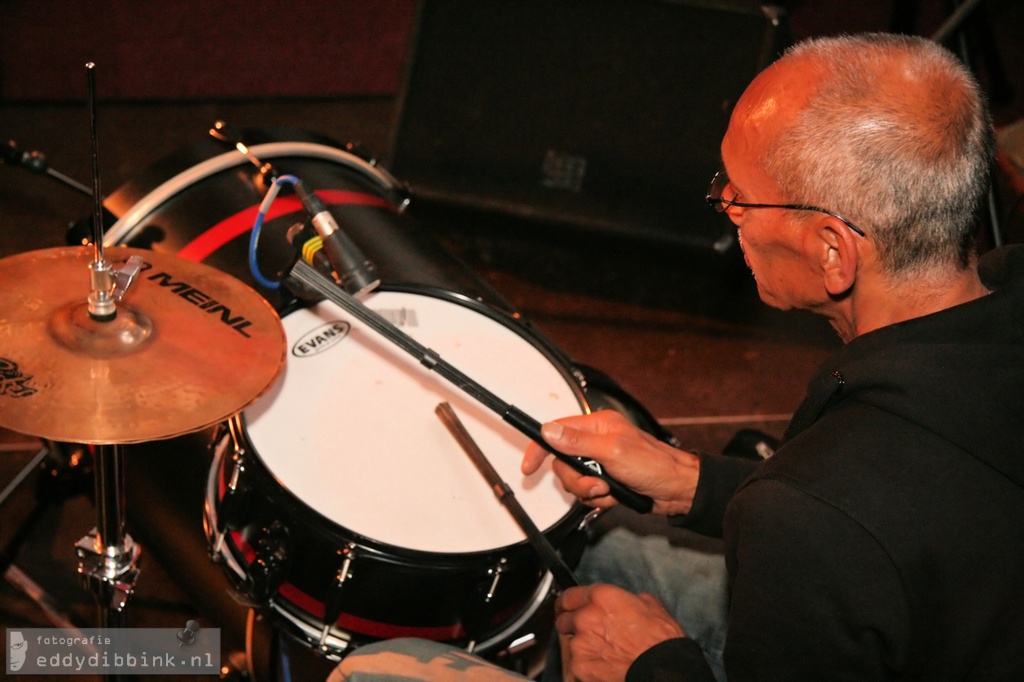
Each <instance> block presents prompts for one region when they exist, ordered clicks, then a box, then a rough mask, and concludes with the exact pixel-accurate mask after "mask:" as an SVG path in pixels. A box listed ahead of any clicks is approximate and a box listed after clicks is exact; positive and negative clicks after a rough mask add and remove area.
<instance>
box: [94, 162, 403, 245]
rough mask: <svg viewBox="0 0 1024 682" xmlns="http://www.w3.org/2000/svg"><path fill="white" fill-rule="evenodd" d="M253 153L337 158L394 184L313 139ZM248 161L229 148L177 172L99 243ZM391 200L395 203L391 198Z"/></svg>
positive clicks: (389, 186) (386, 185)
mask: <svg viewBox="0 0 1024 682" xmlns="http://www.w3.org/2000/svg"><path fill="white" fill-rule="evenodd" d="M250 151H251V152H252V153H253V155H254V156H256V157H257V158H260V159H275V158H280V157H285V156H305V157H308V158H314V159H324V160H328V161H341V162H345V163H347V164H349V165H350V166H353V167H355V168H356V169H358V170H360V171H362V173H363V174H364V175H365V176H367V177H368V178H369V179H370V180H374V181H376V182H377V183H378V184H379V185H380V186H381V187H382V188H383V189H385V190H387V191H388V192H389V193H392V192H395V191H396V190H397V189H398V185H397V183H396V181H395V180H394V178H392V177H391V176H390V175H388V174H387V173H386V172H384V171H383V170H382V169H380V168H377V167H376V166H374V165H373V164H371V163H369V162H367V161H364V160H363V159H360V158H359V157H358V156H355V155H354V154H351V153H349V152H346V151H343V150H341V149H338V148H336V147H330V146H327V145H324V144H317V143H314V142H268V143H266V144H259V145H254V146H252V147H250ZM247 163H250V161H249V160H248V159H246V158H245V157H244V156H242V155H241V154H240V153H239V152H237V151H230V152H225V153H223V154H220V155H218V156H215V157H213V158H211V159H207V160H206V161H202V162H200V163H198V164H196V165H194V166H191V167H189V168H187V169H185V170H184V171H182V172H181V173H178V174H177V175H175V176H173V177H171V178H170V179H168V180H165V181H164V182H163V183H161V184H160V185H158V186H157V187H156V188H155V189H153V190H150V192H149V193H148V194H146V195H145V196H144V197H142V198H141V199H139V200H138V201H137V202H135V204H133V205H132V207H131V208H129V209H128V210H127V211H126V212H125V214H124V215H123V216H121V217H120V218H119V219H118V220H117V222H116V223H114V224H113V225H111V227H110V229H109V230H108V231H107V233H106V235H104V237H103V243H104V245H106V246H115V245H117V244H121V243H122V242H123V241H124V240H125V239H127V238H128V237H129V235H130V234H131V233H132V232H133V231H134V230H135V229H136V228H138V227H139V225H140V224H141V223H142V221H143V220H144V219H145V218H147V217H148V216H149V215H151V214H152V213H153V212H154V211H156V210H157V209H158V208H160V207H161V206H162V205H163V204H164V203H166V202H167V201H168V200H169V199H170V198H171V197H173V196H175V195H177V194H178V193H179V192H180V191H181V190H183V189H185V188H187V187H190V186H192V185H194V184H196V183H197V182H199V181H200V180H205V179H206V178H208V177H210V176H212V175H215V174H216V173H220V172H221V171H225V170H228V169H230V168H234V167H235V166H241V165H244V164H247ZM391 201H392V203H395V202H394V200H393V199H391Z"/></svg>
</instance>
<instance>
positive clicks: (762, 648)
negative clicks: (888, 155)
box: [627, 247, 1024, 682]
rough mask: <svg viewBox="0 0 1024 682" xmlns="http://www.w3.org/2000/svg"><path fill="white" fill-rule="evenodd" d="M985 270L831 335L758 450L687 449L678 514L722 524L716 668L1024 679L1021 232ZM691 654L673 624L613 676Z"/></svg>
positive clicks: (674, 671) (694, 658)
mask: <svg viewBox="0 0 1024 682" xmlns="http://www.w3.org/2000/svg"><path fill="white" fill-rule="evenodd" d="M981 272H982V276H983V279H984V281H985V283H986V284H987V285H988V286H989V287H990V288H995V289H996V290H995V292H994V293H992V294H990V295H988V296H985V297H982V298H981V299H978V300H976V301H972V302H970V303H966V304H963V305H960V306H956V307H954V308H950V309H948V310H944V311H941V312H938V313H935V314H932V315H927V316H924V317H920V318H916V319H913V320H909V321H907V322H903V323H900V324H896V325H891V326H889V327H886V328H883V329H879V330H877V331H874V332H871V333H869V334H864V335H863V336H860V337H858V338H856V339H854V340H853V341H852V342H850V343H849V344H847V345H846V346H844V347H843V348H842V349H841V350H840V351H838V352H837V353H836V354H835V355H834V356H833V357H832V358H831V359H830V360H829V361H828V362H827V363H826V364H825V365H823V366H822V367H821V368H820V369H819V371H818V372H817V373H816V374H815V376H814V377H813V378H812V380H811V382H810V385H809V388H808V393H807V395H806V397H805V399H804V401H803V402H802V403H801V405H800V407H799V408H798V410H797V412H796V413H795V415H794V417H793V420H792V422H791V424H790V425H789V428H788V429H787V432H786V435H785V437H784V438H783V445H782V446H781V447H780V448H779V449H778V451H777V452H776V454H775V455H774V456H773V457H772V458H771V459H769V460H767V461H765V462H763V463H761V464H754V465H750V464H747V462H745V461H742V460H734V459H732V460H730V459H727V458H722V457H713V456H706V457H704V458H703V459H702V462H701V478H700V481H699V484H698V491H697V496H696V497H695V500H694V508H693V510H691V512H690V514H688V515H687V516H686V517H682V518H679V519H676V520H675V521H676V522H677V525H682V526H685V527H690V528H693V529H695V530H700V531H702V532H706V533H712V534H713V533H715V532H722V533H723V537H724V538H725V548H726V561H727V566H728V569H729V575H730V581H731V607H730V613H729V628H728V636H727V640H726V647H725V669H726V673H727V675H728V677H729V679H730V681H739V680H748V679H758V680H763V679H778V680H890V679H891V680H895V679H899V680H929V681H931V680H968V679H972V680H974V679H976V680H1018V679H1024V428H1022V427H1024V248H1022V247H1014V248H1008V249H1003V250H1000V251H998V252H993V253H990V254H987V255H986V257H985V259H984V261H983V266H982V270H981ZM720 524H721V525H720ZM702 663H703V660H702V658H701V654H700V650H699V649H698V648H697V647H696V645H695V644H694V643H693V642H691V641H690V640H688V639H678V640H671V641H669V642H665V643H663V644H661V645H659V646H657V647H654V648H652V649H651V650H649V651H647V652H645V653H644V654H643V655H642V656H640V658H638V659H637V661H636V662H634V664H633V666H632V667H631V668H630V671H629V675H628V677H627V680H629V681H630V682H633V681H634V680H662V679H665V680H668V679H674V680H675V679H688V678H689V679H711V677H710V670H709V669H708V668H706V666H705V665H702ZM685 671H692V672H685Z"/></svg>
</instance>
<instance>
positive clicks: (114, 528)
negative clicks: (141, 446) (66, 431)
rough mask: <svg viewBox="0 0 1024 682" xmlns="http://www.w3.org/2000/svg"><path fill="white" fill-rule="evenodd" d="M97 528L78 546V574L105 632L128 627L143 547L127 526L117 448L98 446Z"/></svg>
mask: <svg viewBox="0 0 1024 682" xmlns="http://www.w3.org/2000/svg"><path fill="white" fill-rule="evenodd" d="M94 459H95V477H94V478H95V490H96V514H97V524H96V528H94V529H93V530H92V532H91V533H89V534H88V535H86V536H85V537H83V538H82V539H81V540H79V541H78V543H77V544H76V545H75V552H76V554H77V555H78V562H79V563H78V574H79V576H81V578H82V580H83V582H84V583H85V584H86V586H87V587H88V588H89V589H90V590H91V591H92V593H93V594H94V595H95V597H96V603H97V606H98V608H99V621H100V627H101V628H121V627H126V626H127V614H126V613H125V607H126V606H127V604H128V598H129V597H130V596H131V595H132V593H133V592H134V591H135V584H136V582H137V581H138V579H139V569H138V568H137V567H136V562H137V561H138V558H139V552H140V550H139V546H138V545H136V544H135V543H134V542H132V539H131V537H130V536H129V535H128V534H127V533H126V532H125V525H124V461H123V452H122V450H121V448H120V447H119V446H117V445H97V446H95V452H94Z"/></svg>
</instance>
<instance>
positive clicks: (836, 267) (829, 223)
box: [817, 217, 863, 297]
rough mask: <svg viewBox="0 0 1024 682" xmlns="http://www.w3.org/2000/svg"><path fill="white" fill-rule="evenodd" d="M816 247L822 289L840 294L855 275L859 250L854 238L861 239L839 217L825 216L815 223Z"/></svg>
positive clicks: (830, 293)
mask: <svg viewBox="0 0 1024 682" xmlns="http://www.w3.org/2000/svg"><path fill="white" fill-rule="evenodd" d="M817 237H818V250H819V259H820V263H821V271H822V276H823V278H824V283H825V290H826V291H828V293H829V295H831V296H833V297H835V296H842V295H843V294H845V293H846V292H847V291H849V290H850V289H851V288H852V287H853V283H854V281H855V280H856V279H857V268H858V265H859V261H860V253H859V252H858V251H857V240H858V239H863V237H861V236H860V235H857V234H855V233H854V231H853V230H851V229H850V228H849V226H847V225H845V224H843V222H842V221H839V220H834V219H831V218H828V217H826V218H825V219H824V220H822V221H821V222H820V223H819V225H818V231H817Z"/></svg>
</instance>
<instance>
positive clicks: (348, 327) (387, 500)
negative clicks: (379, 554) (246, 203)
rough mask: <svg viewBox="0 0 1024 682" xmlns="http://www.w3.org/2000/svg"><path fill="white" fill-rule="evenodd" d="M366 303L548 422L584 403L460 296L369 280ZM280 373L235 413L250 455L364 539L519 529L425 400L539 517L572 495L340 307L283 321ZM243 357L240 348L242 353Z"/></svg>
mask: <svg viewBox="0 0 1024 682" xmlns="http://www.w3.org/2000/svg"><path fill="white" fill-rule="evenodd" d="M365 303H366V305H367V306H368V307H369V308H371V309H372V310H375V311H376V312H378V313H380V314H381V315H382V316H384V317H385V318H386V319H388V320H389V321H390V322H392V323H393V324H395V325H397V326H398V327H399V328H400V329H401V330H402V331H404V332H405V333H407V334H408V335H409V336H411V337H412V338H414V339H415V340H416V341H417V342H419V343H420V344H422V345H424V346H426V347H427V348H429V349H432V350H434V351H435V352H437V353H438V354H439V355H440V356H441V357H442V358H443V359H444V360H446V361H447V362H448V363H450V364H451V365H452V366H454V367H455V368H456V369H458V370H459V371H461V372H462V373H463V374H465V375H466V376H468V377H470V378H471V379H473V380H474V381H475V382H477V383H479V384H480V385H481V386H483V387H484V388H486V389H487V390H488V391H490V392H491V393H493V394H495V395H496V396H497V397H498V398H499V399H501V400H502V401H504V402H506V403H510V404H512V405H515V406H516V407H518V408H519V409H521V410H523V411H524V412H525V413H526V414H528V415H529V416H531V417H533V418H535V419H537V420H539V421H541V422H544V421H548V420H551V419H555V418H557V417H564V416H567V415H570V414H581V413H582V412H583V411H584V410H585V407H584V405H583V404H582V401H581V398H580V395H579V391H578V388H576V387H574V386H573V385H572V384H570V383H569V381H568V380H567V379H566V377H565V376H564V375H563V373H562V372H560V371H559V370H558V368H557V367H556V366H555V365H553V364H552V361H551V360H550V359H549V358H547V357H546V356H545V355H544V354H543V353H541V352H540V351H539V350H538V349H537V348H536V347H535V346H534V345H533V344H532V343H531V342H530V341H528V340H527V339H526V338H525V337H523V336H521V335H520V334H518V333H516V332H515V331H513V330H512V329H510V328H509V327H507V326H505V325H504V324H502V323H500V322H498V321H497V320H495V319H492V318H490V317H488V316H486V315H484V314H482V313H480V312H478V311H476V310H473V309H471V308H469V307H467V306H464V305H461V304H458V303H455V302H453V301H448V300H443V299H440V298H436V297H432V296H426V295H421V294H410V293H398V292H387V291H383V292H378V293H375V294H373V295H372V296H370V297H369V298H368V299H367V300H366V301H365ZM283 323H284V327H285V331H286V333H287V336H288V343H289V355H288V362H287V364H286V367H285V371H284V372H283V377H282V379H280V380H279V381H278V383H277V384H276V385H275V387H274V388H273V389H272V390H271V391H270V392H269V393H268V394H267V395H265V396H263V397H262V398H261V399H259V400H258V401H257V402H256V403H255V404H253V405H252V406H251V407H250V408H249V409H247V410H246V411H245V413H244V416H245V421H246V425H247V426H246V431H247V434H248V436H249V440H250V441H251V443H252V445H253V447H254V448H255V450H256V454H257V455H258V456H259V457H260V459H261V460H262V461H263V463H264V464H265V465H266V466H267V468H268V469H269V470H270V472H271V474H273V475H274V476H275V477H276V479H277V480H278V482H279V483H280V484H281V485H282V486H283V487H284V488H285V489H286V490H287V491H289V492H290V493H291V494H292V495H294V496H295V497H297V498H298V499H300V500H301V501H302V502H303V503H305V504H306V505H308V506H309V507H311V508H313V509H314V510H316V511H317V512H319V513H320V514H322V515H323V516H325V517H327V518H328V519H330V520H331V521H333V522H335V523H337V524H338V525H340V526H342V527H343V528H346V529H348V530H350V531H352V532H354V533H357V534H359V535H362V536H364V537H367V538H370V539H372V540H376V541H378V542H381V543H385V544H388V545H392V546H395V547H403V548H406V549H409V550H417V551H425V552H441V553H467V552H477V551H487V550H492V549H495V548H500V547H505V546H507V545H511V544H515V543H517V542H521V541H523V540H525V539H526V536H525V534H524V533H523V532H522V531H521V530H520V528H519V526H518V525H517V524H516V523H515V522H514V520H513V519H512V517H511V515H510V514H509V512H508V511H507V510H506V509H505V508H504V506H503V505H502V504H501V502H500V501H499V500H498V498H497V497H496V496H495V494H494V492H493V491H492V489H491V486H490V485H489V484H488V483H487V481H486V480H485V479H484V477H483V476H482V474H480V472H479V471H478V470H477V469H476V467H475V466H474V464H473V462H472V461H471V460H470V459H469V457H468V456H467V455H466V454H465V452H464V451H463V450H462V448H461V447H460V445H459V444H458V443H457V442H456V440H455V439H454V438H453V437H452V435H451V434H450V433H449V431H448V429H447V428H446V427H445V425H444V424H443V423H442V422H441V421H440V419H439V418H438V417H437V415H436V414H435V412H434V410H435V408H436V407H437V405H438V404H439V403H441V402H448V403H450V404H451V406H452V409H453V410H454V411H455V413H456V414H457V415H458V417H459V419H460V420H461V421H462V422H463V424H464V425H465V427H466V430H467V431H469V433H470V435H471V436H472V437H473V439H474V440H475V441H476V443H477V444H478V445H479V446H480V449H481V450H482V451H483V453H484V455H485V456H486V457H487V459H488V460H489V461H490V462H491V464H492V465H493V466H494V468H495V469H496V470H497V471H498V473H499V475H500V476H501V477H502V478H503V479H504V480H505V482H506V483H508V484H509V486H510V487H511V489H512V491H513V492H514V494H515V497H516V499H517V500H518V501H519V502H520V504H521V505H522V506H523V508H524V509H525V510H526V512H527V513H528V514H529V515H530V517H531V518H532V519H533V521H534V523H535V524H536V525H537V526H538V527H539V528H541V529H548V528H550V527H551V526H553V525H554V524H555V523H556V522H557V521H558V520H559V519H561V518H562V517H563V516H564V515H565V514H566V513H567V512H568V511H569V510H570V508H571V506H572V504H573V498H572V496H570V495H568V494H567V493H566V492H565V491H564V490H563V489H562V486H561V484H560V483H559V482H558V480H557V478H556V477H555V476H554V474H552V473H551V471H550V467H549V466H546V467H544V468H543V469H542V470H541V471H540V472H538V473H537V474H535V475H533V476H530V477H528V478H527V477H525V476H523V474H522V473H521V472H520V471H519V464H520V461H521V460H522V455H523V451H524V450H525V448H526V445H527V443H528V442H529V440H528V439H527V438H526V437H525V436H523V435H521V434H520V433H519V432H518V431H516V430H515V429H513V428H512V427H511V426H508V425H507V424H505V422H504V421H502V419H501V418H500V417H499V416H498V415H496V414H495V413H494V412H492V411H491V410H489V409H487V408H485V407H484V406H483V405H481V404H479V403H478V402H477V401H476V400H474V399H473V398H470V397H469V396H468V395H466V394H465V393H464V392H463V391H462V390H461V389H458V388H456V387H455V386H453V385H452V384H451V383H449V382H448V381H447V380H445V379H444V378H443V377H441V376H438V375H437V374H435V373H434V372H432V371H429V370H427V369H426V368H425V367H423V366H422V365H421V364H420V363H419V362H418V361H417V360H416V359H415V358H413V357H412V356H411V355H409V354H408V353H406V352H405V351H403V350H402V349H400V348H399V347H397V346H395V345H394V344H393V343H391V342H390V341H388V340H387V339H386V338H384V337H383V336H381V335H380V334H379V333H377V332H375V331H373V330H372V329H370V328H368V327H366V326H365V325H364V324H363V323H361V322H359V321H358V320H356V319H355V318H353V317H352V316H351V315H349V314H348V313H347V312H345V311H344V310H343V309H341V308H340V307H338V306H337V305H335V304H333V303H330V302H324V303H320V304H318V305H317V306H316V307H314V308H310V309H305V310H299V311H296V312H294V313H292V314H290V315H287V316H285V317H284V319H283ZM240 361H244V359H240Z"/></svg>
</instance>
